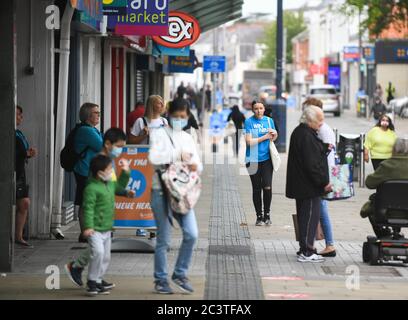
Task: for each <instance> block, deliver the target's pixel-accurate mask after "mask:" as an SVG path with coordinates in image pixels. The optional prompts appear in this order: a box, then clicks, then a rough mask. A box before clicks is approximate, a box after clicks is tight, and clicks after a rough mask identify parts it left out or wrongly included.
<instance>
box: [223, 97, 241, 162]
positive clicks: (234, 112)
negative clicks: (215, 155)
mask: <svg viewBox="0 0 408 320" xmlns="http://www.w3.org/2000/svg"><path fill="white" fill-rule="evenodd" d="M230 120H232V121H233V122H234V125H235V128H236V129H237V131H236V132H235V134H234V135H233V136H232V146H233V149H234V154H235V156H238V154H239V140H240V139H239V138H240V137H241V130H242V128H243V126H244V123H245V116H244V114H243V113H242V112H241V111H239V108H238V106H237V105H234V106H233V107H232V108H231V113H230V114H229V116H228V119H227V121H230Z"/></svg>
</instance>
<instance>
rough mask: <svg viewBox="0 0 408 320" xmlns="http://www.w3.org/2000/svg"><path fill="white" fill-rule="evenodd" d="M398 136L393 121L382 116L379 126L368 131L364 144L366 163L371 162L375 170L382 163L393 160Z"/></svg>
mask: <svg viewBox="0 0 408 320" xmlns="http://www.w3.org/2000/svg"><path fill="white" fill-rule="evenodd" d="M396 140H397V135H396V133H395V127H394V124H393V123H392V120H391V118H390V117H389V116H387V115H382V116H381V117H380V118H379V119H378V123H377V125H376V126H375V127H374V128H372V129H371V130H370V131H368V133H367V135H366V139H365V142H364V161H365V162H367V163H368V162H369V160H370V156H371V162H372V165H373V168H374V170H377V168H378V167H379V166H380V163H381V162H383V161H384V160H386V159H389V158H391V156H392V148H393V147H394V144H395V141H396Z"/></svg>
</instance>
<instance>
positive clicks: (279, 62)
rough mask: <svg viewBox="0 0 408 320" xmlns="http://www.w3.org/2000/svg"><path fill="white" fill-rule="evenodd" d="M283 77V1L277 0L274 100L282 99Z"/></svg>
mask: <svg viewBox="0 0 408 320" xmlns="http://www.w3.org/2000/svg"><path fill="white" fill-rule="evenodd" d="M282 76H283V0H278V17H277V35H276V99H278V100H280V99H281V98H282Z"/></svg>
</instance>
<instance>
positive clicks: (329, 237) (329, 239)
mask: <svg viewBox="0 0 408 320" xmlns="http://www.w3.org/2000/svg"><path fill="white" fill-rule="evenodd" d="M320 224H321V225H322V229H323V233H324V239H325V241H326V246H332V245H334V241H333V231H332V226H331V223H330V217H329V209H328V207H327V200H320Z"/></svg>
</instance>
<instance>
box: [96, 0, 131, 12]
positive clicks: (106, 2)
mask: <svg viewBox="0 0 408 320" xmlns="http://www.w3.org/2000/svg"><path fill="white" fill-rule="evenodd" d="M127 2H128V1H127V0H103V2H102V4H103V14H104V15H107V16H110V15H123V14H126V9H127V8H126V7H127Z"/></svg>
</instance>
